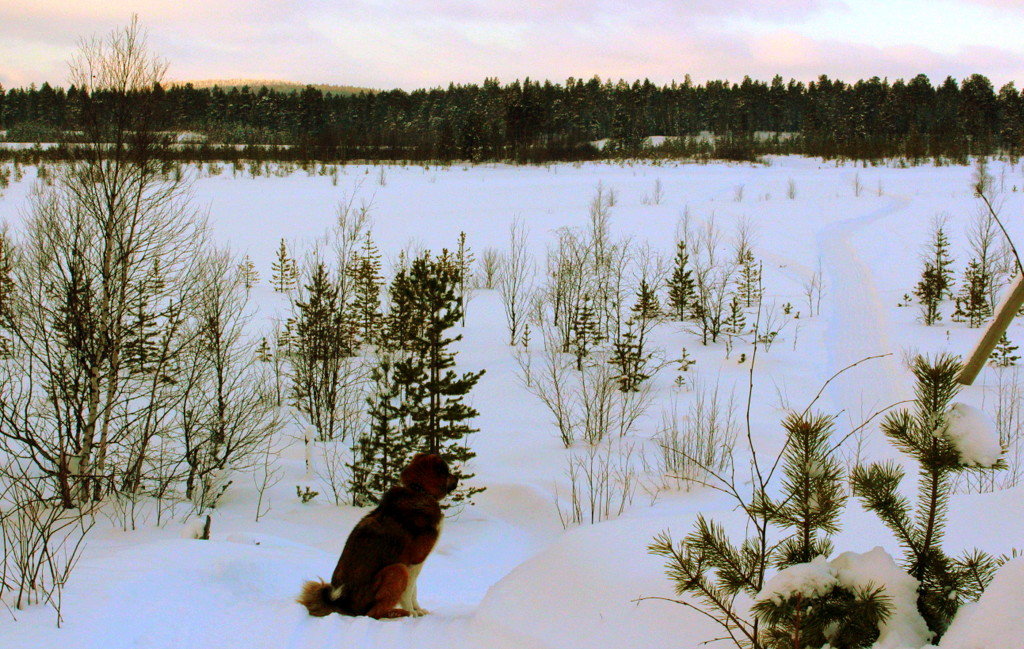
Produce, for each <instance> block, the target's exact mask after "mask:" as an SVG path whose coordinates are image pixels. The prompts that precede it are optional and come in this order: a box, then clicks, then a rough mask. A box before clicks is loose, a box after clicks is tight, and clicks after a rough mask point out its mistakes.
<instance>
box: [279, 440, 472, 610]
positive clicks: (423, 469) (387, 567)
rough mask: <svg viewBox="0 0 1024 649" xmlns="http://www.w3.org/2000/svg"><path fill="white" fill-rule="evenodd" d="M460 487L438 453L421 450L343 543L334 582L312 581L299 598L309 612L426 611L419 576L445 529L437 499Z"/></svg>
mask: <svg viewBox="0 0 1024 649" xmlns="http://www.w3.org/2000/svg"><path fill="white" fill-rule="evenodd" d="M456 486H458V480H457V479H456V478H455V476H453V475H452V474H451V471H449V470H448V465H447V464H446V463H445V461H444V460H443V459H441V457H440V456H439V455H427V454H423V453H421V454H419V455H417V456H416V457H414V458H413V459H412V462H410V463H409V466H407V467H406V468H405V469H404V470H403V471H402V474H401V484H400V485H396V486H394V487H392V488H391V489H389V490H388V491H387V492H386V493H385V494H384V497H383V498H381V501H380V504H379V505H377V508H376V509H374V510H373V511H372V512H370V513H369V514H367V515H366V516H364V517H363V519H362V520H361V521H359V523H358V524H356V526H355V528H354V529H353V530H352V533H351V534H349V537H348V541H346V542H345V549H344V550H342V552H341V558H340V559H338V565H337V567H336V568H335V569H334V575H333V576H332V577H331V583H330V584H327V583H324V582H322V581H308V582H306V584H305V585H304V586H303V588H302V594H301V595H299V598H298V600H297V601H298V602H299V603H300V604H302V605H303V606H305V607H306V608H307V609H308V610H309V614H310V615H316V616H322V615H329V614H331V613H341V614H342V615H369V616H370V617H373V618H377V619H380V618H392V617H405V616H407V615H423V614H425V613H426V611H425V610H423V609H422V608H420V606H419V602H417V601H416V577H417V576H418V575H419V572H420V568H421V567H422V564H423V561H424V560H425V559H426V558H427V555H428V554H430V551H431V550H432V549H433V548H434V544H435V543H436V542H437V537H438V535H439V534H440V532H441V523H442V521H443V520H444V517H443V515H442V513H441V506H440V504H439V501H440V500H441V499H442V498H444V497H445V496H446V495H447V494H449V493H451V492H452V491H453V490H454V489H455V487H456Z"/></svg>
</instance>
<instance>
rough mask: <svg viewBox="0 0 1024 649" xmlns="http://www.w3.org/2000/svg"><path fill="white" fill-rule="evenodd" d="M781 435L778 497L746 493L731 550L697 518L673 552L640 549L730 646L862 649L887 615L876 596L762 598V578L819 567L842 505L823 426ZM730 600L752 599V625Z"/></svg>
mask: <svg viewBox="0 0 1024 649" xmlns="http://www.w3.org/2000/svg"><path fill="white" fill-rule="evenodd" d="M783 427H784V428H785V430H786V432H787V438H786V446H785V450H784V452H783V454H782V457H781V458H779V460H778V461H779V462H780V463H781V467H782V475H783V482H782V485H781V489H780V490H779V491H780V493H779V494H778V495H777V496H775V497H771V496H770V495H769V493H768V490H767V489H765V488H755V492H754V494H753V496H752V498H751V499H750V501H749V502H748V501H743V500H741V502H742V507H743V510H744V511H745V512H746V514H747V516H748V517H749V521H750V522H751V525H750V526H749V527H750V528H751V531H750V533H749V535H748V536H747V537H746V538H744V539H742V540H741V541H740V542H739V543H735V542H733V541H732V540H731V539H730V538H729V537H728V535H727V534H726V530H725V528H724V527H723V526H722V525H720V524H718V523H715V522H714V521H711V520H708V519H706V518H705V517H704V516H703V515H699V516H698V518H697V523H696V526H695V528H694V529H693V531H692V532H691V533H690V534H689V535H688V536H687V537H686V538H685V539H684V540H683V541H682V543H680V544H679V545H678V546H677V545H675V544H673V542H672V539H671V537H669V536H668V535H667V534H662V535H660V536H659V537H657V538H656V539H655V541H654V543H652V544H651V546H650V547H649V550H650V552H651V553H653V554H657V555H659V556H662V557H665V558H666V559H667V561H668V562H667V568H668V572H669V575H670V576H671V578H672V579H673V580H674V581H675V582H676V590H677V592H678V593H679V594H681V595H682V594H687V595H690V596H691V597H692V598H693V599H694V600H696V601H697V602H698V604H697V605H696V606H698V608H699V610H701V611H702V612H703V613H705V614H706V615H707V616H708V617H709V618H711V619H713V620H715V621H717V622H718V623H719V624H720V625H721V626H722V627H724V628H725V629H727V630H728V631H727V633H728V635H729V636H730V637H732V638H733V639H734V640H735V641H736V644H737V646H741V647H748V646H749V647H754V648H757V649H769V648H770V649H784V648H785V649H818V648H819V647H822V646H825V645H830V646H833V647H836V648H837V649H838V648H844V649H845V648H853V647H867V646H869V645H870V644H871V643H872V642H873V641H874V640H875V639H876V638H877V637H878V625H879V624H880V623H881V622H882V621H884V620H885V619H886V617H887V616H888V614H889V603H888V602H889V600H888V599H887V597H886V596H885V593H884V591H883V590H882V589H881V588H879V587H870V588H855V589H849V588H847V587H845V586H843V585H842V584H840V583H839V582H838V580H837V581H836V583H835V584H833V585H832V586H831V587H828V588H825V587H824V586H823V585H821V584H816V586H818V587H817V588H815V591H816V592H815V594H814V595H807V594H805V593H804V592H803V589H796V590H797V592H796V593H778V592H774V591H768V593H767V595H766V594H765V593H763V592H762V591H763V590H764V589H766V588H768V586H769V584H768V583H767V580H766V577H767V571H768V570H769V569H770V568H772V567H775V568H781V569H782V570H783V571H785V570H787V569H790V568H793V569H794V570H797V571H799V570H800V567H802V566H804V564H807V563H809V562H812V561H819V562H824V561H825V558H826V557H827V556H828V555H829V554H830V553H831V552H832V549H833V547H832V541H831V538H830V537H831V536H832V535H833V534H835V533H836V532H838V530H839V519H840V514H841V512H842V509H843V506H844V504H845V500H846V497H845V490H844V485H843V472H842V469H841V467H840V465H839V463H838V462H837V461H836V459H835V457H834V455H833V453H834V450H833V448H832V444H831V433H832V419H831V418H830V417H828V416H824V415H815V414H806V415H796V414H793V415H790V416H789V417H787V418H786V420H785V421H784V422H783ZM727 484H729V483H727ZM769 527H771V528H777V529H778V531H779V533H780V534H781V536H782V538H781V541H779V542H769V541H768V530H769ZM796 574H798V575H799V574H801V573H800V572H797V573H796ZM784 581H786V583H787V584H792V583H793V582H792V580H791V579H786V580H784ZM739 596H744V597H749V598H752V599H754V600H755V601H754V605H753V607H752V613H753V616H754V618H753V619H747V618H745V617H744V616H743V615H742V614H740V613H739V612H738V610H737V609H736V608H735V607H734V606H735V604H734V602H735V600H736V598H737V597H739Z"/></svg>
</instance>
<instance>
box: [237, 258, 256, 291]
mask: <svg viewBox="0 0 1024 649" xmlns="http://www.w3.org/2000/svg"><path fill="white" fill-rule="evenodd" d="M238 272H239V274H241V276H242V285H243V286H245V290H247V291H249V290H252V288H253V287H254V286H256V285H257V284H259V282H260V273H259V271H258V270H256V264H254V263H252V259H249V255H246V256H245V258H244V259H242V263H240V264H239V265H238Z"/></svg>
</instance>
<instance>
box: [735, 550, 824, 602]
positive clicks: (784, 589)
mask: <svg viewBox="0 0 1024 649" xmlns="http://www.w3.org/2000/svg"><path fill="white" fill-rule="evenodd" d="M838 585H839V580H838V579H837V577H836V572H835V570H833V568H832V566H831V565H829V562H828V559H827V558H825V557H817V558H816V559H814V561H811V562H810V563H798V564H796V565H794V566H789V567H788V568H783V569H782V570H780V571H779V572H777V573H775V575H774V576H773V577H772V578H771V579H769V580H768V581H766V582H765V584H764V587H763V588H762V589H761V592H760V593H758V594H757V597H756V598H755V599H756V601H758V602H763V601H766V600H771V601H773V602H775V603H776V604H781V603H782V602H784V601H786V600H787V599H789V598H790V597H795V596H797V595H801V596H803V597H805V598H810V597H821V596H822V595H824V594H826V593H828V592H829V591H830V590H832V589H833V588H835V587H836V586H838Z"/></svg>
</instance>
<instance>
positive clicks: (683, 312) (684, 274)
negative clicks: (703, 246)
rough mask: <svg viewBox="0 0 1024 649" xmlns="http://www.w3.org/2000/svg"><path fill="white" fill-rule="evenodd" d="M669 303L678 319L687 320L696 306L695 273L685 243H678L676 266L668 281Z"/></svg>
mask: <svg viewBox="0 0 1024 649" xmlns="http://www.w3.org/2000/svg"><path fill="white" fill-rule="evenodd" d="M668 303H669V306H671V307H672V313H673V315H674V316H675V317H676V319H678V320H686V318H688V317H689V316H690V315H691V311H692V309H693V304H694V284H693V271H692V270H691V269H690V256H689V254H688V253H687V252H686V242H685V241H679V242H678V243H676V257H675V264H674V266H673V268H672V276H671V278H669V281H668Z"/></svg>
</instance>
